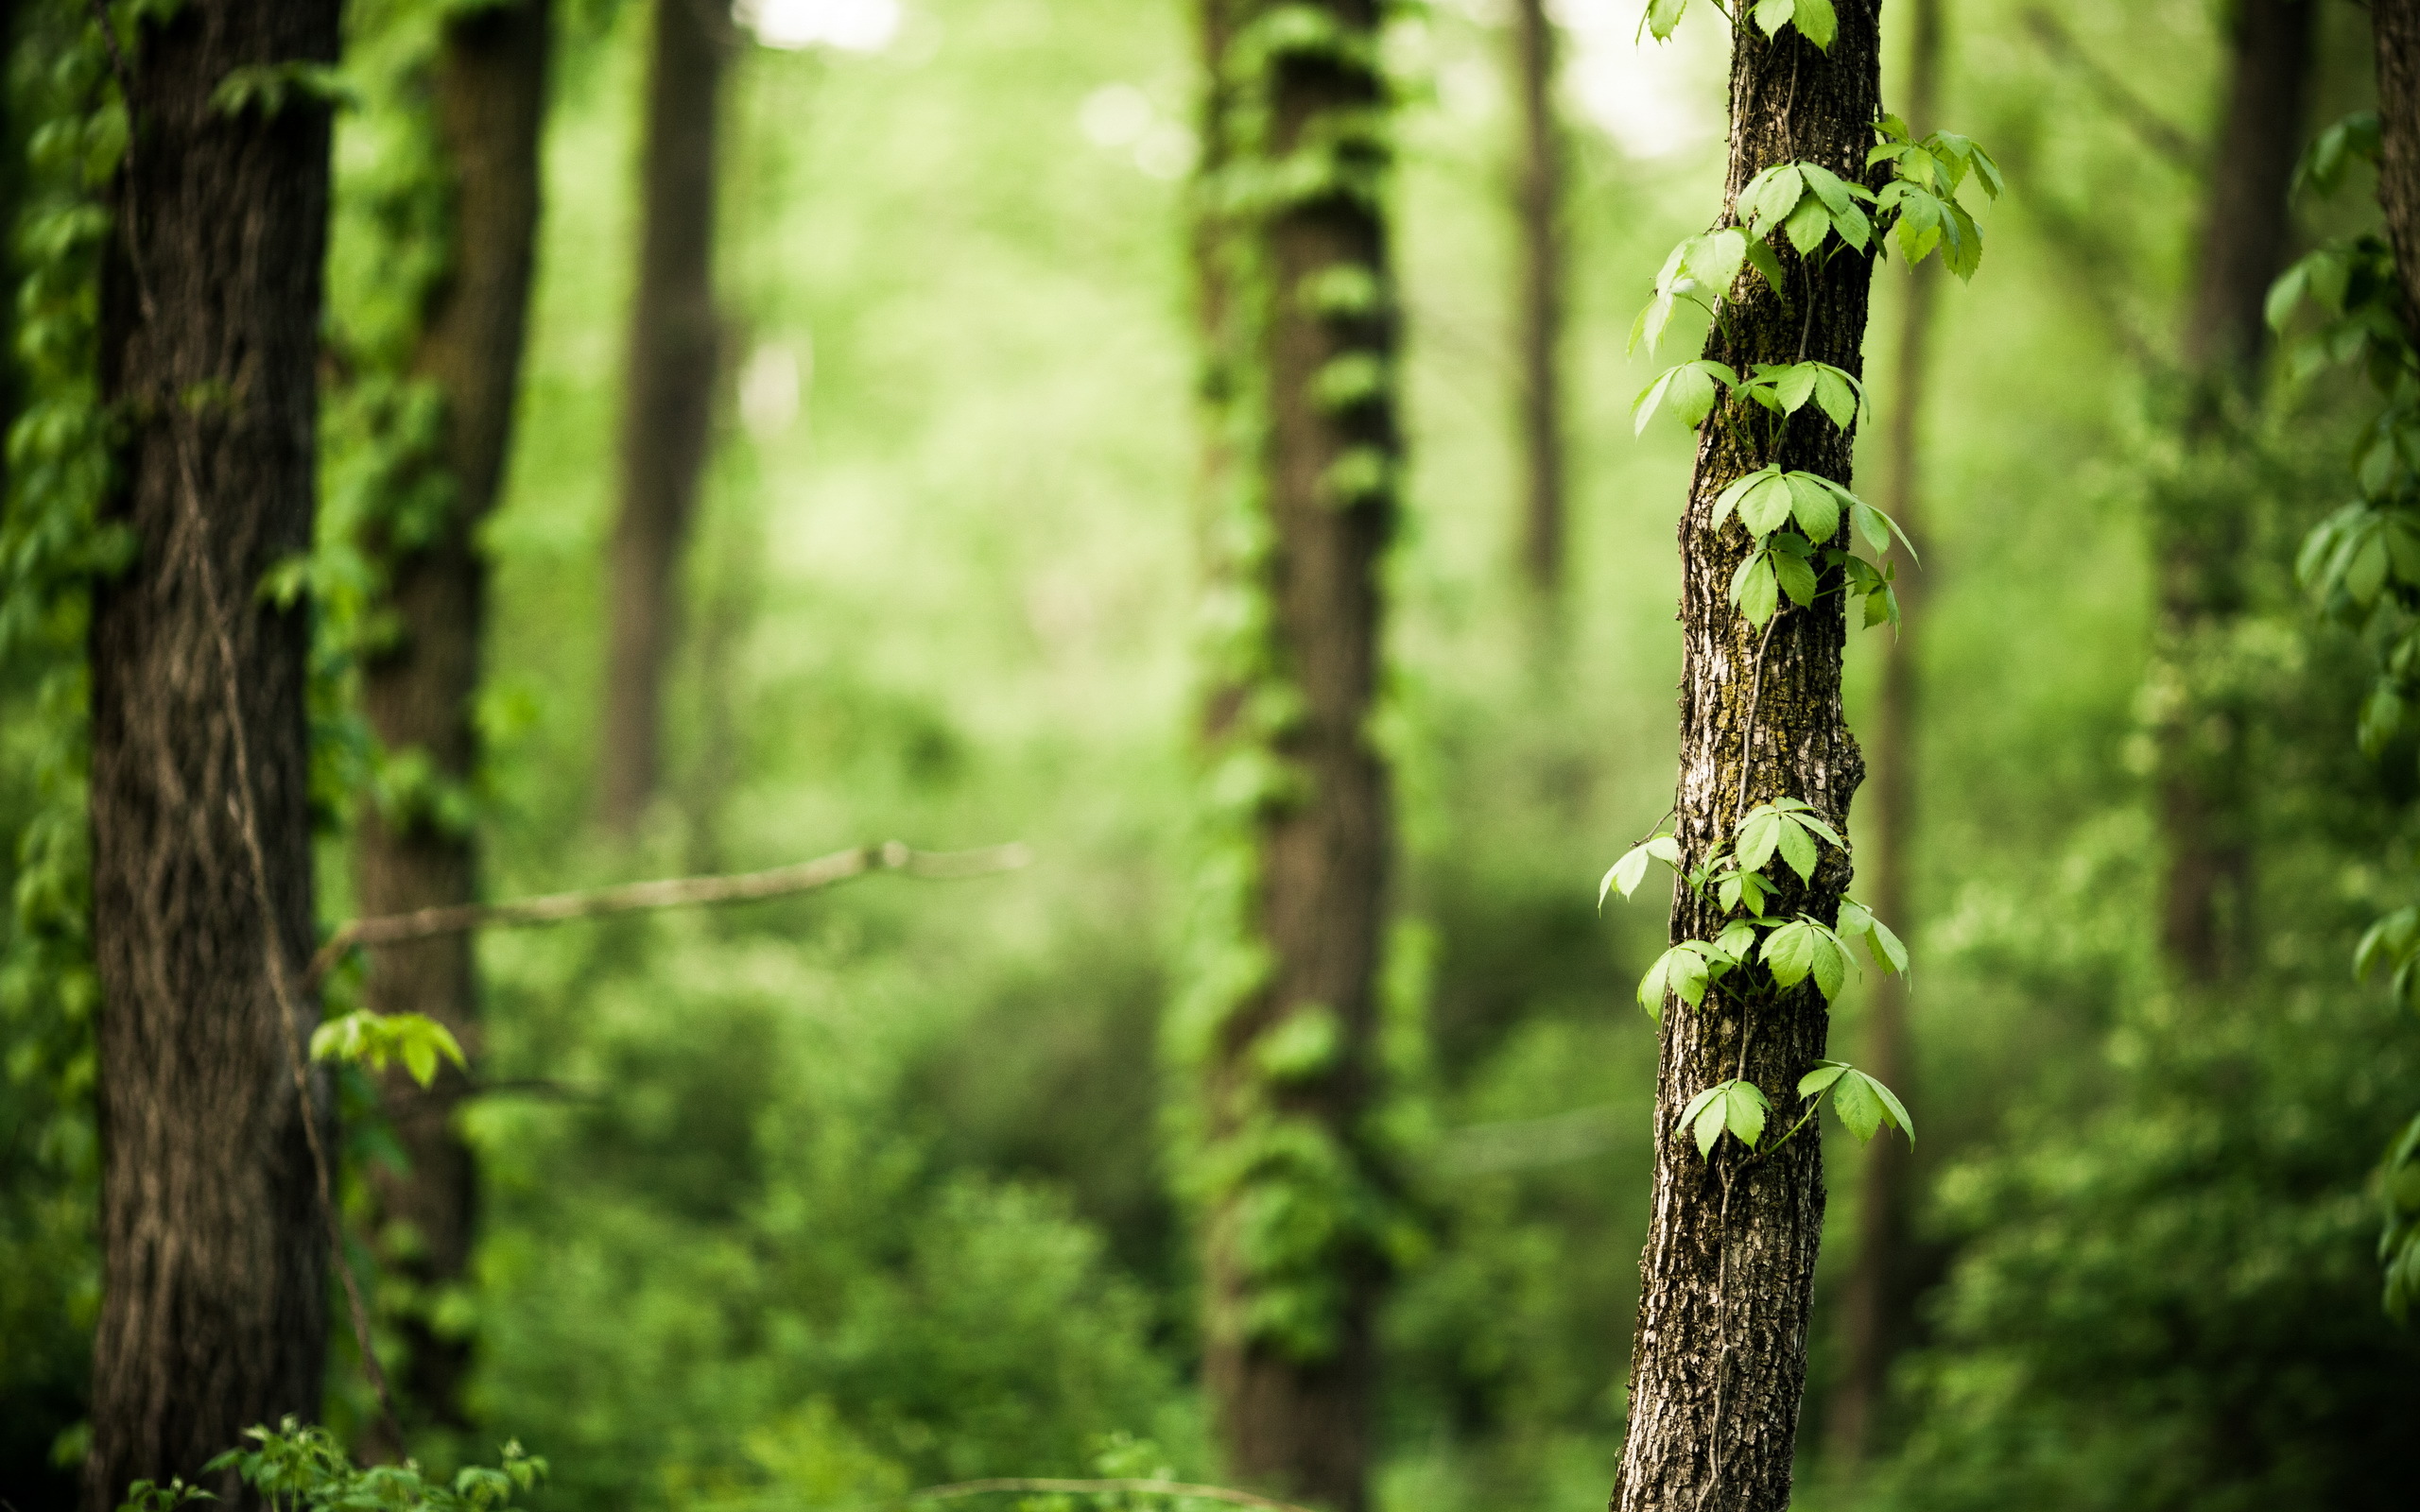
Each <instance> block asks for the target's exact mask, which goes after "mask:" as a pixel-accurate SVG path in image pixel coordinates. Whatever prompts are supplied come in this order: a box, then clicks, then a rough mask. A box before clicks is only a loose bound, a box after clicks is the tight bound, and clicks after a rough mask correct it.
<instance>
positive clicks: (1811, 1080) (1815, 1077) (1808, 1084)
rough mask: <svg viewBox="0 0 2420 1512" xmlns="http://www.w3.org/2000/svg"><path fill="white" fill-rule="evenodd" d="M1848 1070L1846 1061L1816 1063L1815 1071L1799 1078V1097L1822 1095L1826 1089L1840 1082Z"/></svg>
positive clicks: (1821, 1061) (1820, 1061)
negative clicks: (1842, 1074) (1842, 1075)
mask: <svg viewBox="0 0 2420 1512" xmlns="http://www.w3.org/2000/svg"><path fill="white" fill-rule="evenodd" d="M1848 1069H1849V1068H1848V1063H1847V1062H1846V1061H1841V1060H1819V1061H1817V1062H1815V1069H1814V1070H1813V1071H1810V1072H1808V1073H1807V1074H1806V1075H1804V1076H1801V1077H1799V1078H1798V1095H1799V1096H1801V1097H1816V1096H1820V1095H1822V1093H1823V1091H1824V1088H1826V1087H1829V1086H1830V1085H1832V1083H1834V1082H1836V1081H1838V1080H1840V1079H1841V1073H1842V1072H1845V1071H1847V1070H1848Z"/></svg>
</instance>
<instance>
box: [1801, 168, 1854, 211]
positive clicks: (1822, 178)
mask: <svg viewBox="0 0 2420 1512" xmlns="http://www.w3.org/2000/svg"><path fill="white" fill-rule="evenodd" d="M1798 172H1799V176H1800V177H1801V178H1803V179H1805V180H1806V187H1807V188H1809V189H1812V190H1813V191H1815V198H1818V199H1821V200H1822V201H1824V208H1825V209H1827V210H1829V211H1831V212H1832V213H1833V214H1834V215H1839V214H1840V213H1841V211H1844V210H1851V209H1854V208H1856V205H1857V201H1856V200H1854V199H1851V198H1849V186H1848V185H1847V184H1845V183H1842V182H1841V176H1840V175H1839V174H1837V173H1834V172H1833V171H1832V170H1831V169H1829V168H1826V167H1824V166H1823V165H1822V164H1821V163H1800V164H1799V165H1798Z"/></svg>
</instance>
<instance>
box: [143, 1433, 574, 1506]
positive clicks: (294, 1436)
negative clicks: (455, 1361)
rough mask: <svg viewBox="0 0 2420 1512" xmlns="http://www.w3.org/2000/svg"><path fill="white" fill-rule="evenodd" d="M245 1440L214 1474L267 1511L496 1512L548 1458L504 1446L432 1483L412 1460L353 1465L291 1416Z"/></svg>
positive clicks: (533, 1481)
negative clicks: (492, 1457)
mask: <svg viewBox="0 0 2420 1512" xmlns="http://www.w3.org/2000/svg"><path fill="white" fill-rule="evenodd" d="M244 1436H245V1437H247V1438H249V1439H251V1440H252V1442H253V1445H254V1446H255V1447H253V1448H251V1449H231V1450H229V1451H228V1452H225V1453H223V1454H221V1455H219V1456H218V1457H217V1458H216V1459H214V1460H212V1461H211V1462H210V1466H209V1468H210V1469H212V1470H213V1471H218V1470H233V1471H234V1472H235V1474H236V1475H237V1476H238V1477H240V1478H241V1479H242V1481H243V1483H244V1484H245V1485H246V1486H251V1488H252V1489H253V1490H255V1491H257V1492H259V1493H260V1494H261V1497H262V1499H263V1500H264V1501H265V1502H266V1503H268V1507H269V1508H270V1512H496V1509H497V1508H500V1507H506V1506H510V1505H511V1504H512V1499H513V1498H514V1497H515V1496H516V1495H527V1493H529V1492H530V1491H532V1490H534V1489H535V1488H536V1487H537V1486H538V1484H539V1483H540V1482H541V1481H543V1480H544V1479H545V1477H546V1462H545V1460H544V1459H543V1458H540V1457H538V1456H536V1455H533V1454H529V1453H526V1452H523V1450H522V1448H521V1446H520V1444H518V1443H507V1444H506V1445H505V1446H504V1452H503V1458H502V1460H501V1462H500V1463H499V1464H497V1465H495V1466H493V1467H489V1466H484V1465H466V1466H464V1467H463V1468H462V1469H458V1470H457V1471H455V1472H454V1474H453V1475H452V1476H451V1477H446V1478H432V1477H431V1476H429V1475H428V1474H427V1473H425V1472H424V1471H423V1470H422V1469H421V1467H420V1465H419V1463H418V1462H416V1461H413V1460H406V1461H405V1462H404V1463H403V1464H401V1465H370V1466H360V1465H355V1464H354V1462H353V1456H352V1455H351V1454H349V1453H348V1452H346V1451H345V1448H344V1446H343V1445H342V1444H340V1443H338V1442H337V1438H336V1436H335V1435H332V1434H330V1433H329V1432H328V1431H327V1430H326V1429H324V1428H319V1427H305V1426H303V1425H302V1423H300V1422H298V1421H297V1420H296V1419H294V1418H292V1417H287V1418H285V1419H284V1420H283V1421H281V1422H280V1423H279V1424H278V1425H277V1428H276V1429H275V1431H273V1432H272V1431H271V1430H269V1429H267V1428H251V1429H247V1430H245V1434H244ZM143 1484H144V1483H137V1485H138V1486H142V1485H143ZM136 1503H137V1512H151V1509H150V1508H148V1507H147V1506H143V1505H142V1504H141V1498H140V1497H138V1498H137V1499H136ZM120 1512H125V1509H124V1508H121V1509H120Z"/></svg>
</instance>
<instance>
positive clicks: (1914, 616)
mask: <svg viewBox="0 0 2420 1512" xmlns="http://www.w3.org/2000/svg"><path fill="white" fill-rule="evenodd" d="M1909 10H1910V23H1911V24H1910V27H1909V37H1908V94H1907V107H1908V108H1907V109H1906V110H1905V111H1903V112H1900V113H1901V115H1902V117H1903V118H1904V119H1905V120H1906V121H1907V122H1908V124H1909V126H1910V128H1911V129H1914V130H1916V131H1918V132H1925V131H1929V130H1931V129H1933V128H1934V127H1936V126H1938V125H1939V124H1940V123H1939V122H1938V121H1937V120H1936V119H1935V112H1936V110H1937V109H1938V101H1939V96H1940V94H1941V72H1942V53H1943V38H1942V31H1943V26H1942V0H1913V4H1912V5H1910V7H1909ZM1944 277H1945V274H1944V272H1943V270H1942V266H1941V265H1940V264H1939V263H1938V262H1935V261H1933V260H1931V259H1927V260H1926V261H1924V262H1922V263H1919V264H1917V265H1916V266H1914V267H1913V268H1911V269H1910V270H1909V274H1908V280H1907V291H1908V292H1907V299H1906V302H1905V303H1904V304H1903V305H1902V307H1901V314H1900V322H1899V340H1898V348H1897V350H1896V351H1895V352H1893V355H1892V375H1891V387H1890V389H1889V391H1888V394H1889V397H1888V398H1887V399H1886V400H1885V403H1886V404H1888V405H1889V408H1890V414H1891V423H1890V426H1889V428H1888V430H1887V431H1886V432H1885V433H1884V436H1883V469H1884V472H1883V498H1882V507H1883V509H1884V511H1885V512H1887V513H1888V514H1890V516H1891V517H1892V518H1893V519H1894V520H1896V521H1898V522H1899V526H1900V528H1901V529H1903V530H1905V531H1907V532H1908V534H1909V535H1910V537H1911V538H1916V539H1921V538H1922V537H1923V535H1924V494H1923V488H1922V480H1921V477H1920V476H1919V472H1918V468H1919V465H1920V460H1921V459H1920V457H1919V455H1918V453H1919V448H1920V445H1921V442H1922V433H1923V419H1924V403H1925V382H1926V373H1927V366H1928V364H1927V360H1926V359H1927V349H1928V346H1929V343H1930V340H1931V335H1932V312H1933V303H1934V301H1935V300H1936V299H1938V298H1939V295H1940V283H1941V280H1942V279H1943V278H1944ZM1898 566H1899V577H1898V593H1899V612H1900V616H1901V621H1902V623H1901V627H1900V630H1899V633H1898V634H1897V635H1895V636H1893V638H1892V639H1891V640H1890V641H1889V642H1887V643H1885V644H1884V647H1883V651H1882V697H1881V699H1880V708H1879V709H1878V710H1877V711H1876V720H1875V726H1874V746H1875V783H1874V822H1873V824H1872V825H1871V826H1869V827H1868V828H1867V830H1866V834H1865V842H1864V844H1863V845H1862V846H1861V847H1859V850H1858V854H1859V856H1860V858H1861V859H1862V861H1863V863H1864V865H1863V866H1862V867H1861V868H1859V869H1860V870H1862V871H1863V872H1864V873H1865V876H1866V879H1867V880H1866V902H1868V903H1869V904H1870V905H1871V906H1872V907H1873V908H1874V911H1875V912H1876V914H1877V915H1878V916H1880V917H1881V918H1882V919H1884V920H1886V921H1888V922H1889V923H1890V924H1891V925H1892V927H1893V928H1895V929H1897V930H1898V931H1899V932H1900V933H1901V935H1903V936H1907V935H1909V934H1910V933H1911V931H1910V925H1912V924H1913V923H1915V921H1916V917H1915V908H1914V899H1913V897H1912V889H1911V888H1910V886H1909V885H1908V882H1909V873H1910V867H1911V865H1912V856H1913V849H1914V838H1915V827H1916V803H1917V771H1916V738H1917V737H1916V731H1917V725H1918V719H1919V716H1920V714H1921V709H1922V697H1923V692H1924V689H1923V683H1922V679H1923V675H1924V668H1923V666H1922V663H1921V662H1919V661H1918V658H1917V649H1918V646H1919V645H1920V644H1921V639H1922V636H1923V633H1924V601H1925V597H1926V594H1927V586H1926V580H1925V576H1924V574H1923V572H1922V571H1921V570H1919V569H1918V568H1917V566H1916V564H1915V563H1914V562H1912V561H1910V560H1909V559H1908V558H1907V554H1906V553H1905V552H1904V551H1903V552H1901V553H1899V556H1898ZM1870 987H1871V992H1870V995H1869V996H1868V997H1867V999H1866V1004H1867V1008H1866V1024H1865V1037H1864V1042H1863V1044H1862V1045H1861V1046H1860V1047H1859V1052H1858V1055H1859V1058H1858V1066H1859V1067H1860V1068H1861V1069H1862V1070H1864V1071H1865V1072H1866V1073H1868V1074H1871V1075H1873V1076H1876V1077H1877V1078H1879V1079H1880V1080H1881V1082H1882V1083H1883V1085H1885V1086H1887V1087H1889V1088H1891V1089H1892V1090H1893V1091H1896V1092H1897V1093H1898V1094H1899V1100H1900V1101H1901V1102H1903V1103H1906V1104H1907V1105H1908V1106H1909V1107H1910V1109H1912V1108H1914V1107H1915V1104H1916V1094H1915V1090H1914V1082H1913V1075H1912V1074H1913V1072H1914V1069H1915V1067H1914V1060H1913V1057H1912V1056H1911V1054H1910V1043H1909V1031H1908V1005H1909V983H1908V978H1907V977H1906V976H1905V975H1903V974H1899V973H1896V972H1893V973H1891V974H1889V975H1881V976H1877V977H1876V978H1873V979H1870ZM1913 1153H1914V1152H1913V1151H1912V1150H1911V1149H1910V1147H1909V1145H1908V1144H1907V1143H1906V1142H1904V1141H1901V1140H1894V1139H1876V1140H1872V1141H1869V1142H1868V1143H1867V1144H1866V1146H1865V1150H1864V1153H1863V1155H1862V1156H1861V1158H1860V1159H1861V1163H1862V1164H1863V1166H1864V1170H1863V1172H1862V1174H1861V1175H1860V1177H1859V1178H1858V1215H1857V1216H1858V1225H1857V1252H1856V1261H1855V1263H1854V1265H1853V1267H1852V1268H1851V1270H1850V1271H1849V1279H1848V1285H1847V1287H1846V1288H1845V1290H1844V1291H1843V1293H1842V1295H1841V1336H1842V1337H1841V1342H1842V1344H1843V1346H1844V1353H1845V1355H1846V1362H1845V1366H1844V1367H1843V1369H1842V1371H1841V1384H1840V1389H1839V1393H1838V1395H1837V1396H1835V1397H1834V1398H1833V1401H1832V1409H1831V1420H1830V1421H1829V1422H1828V1423H1826V1424H1825V1429H1826V1436H1827V1438H1828V1441H1829V1446H1828V1447H1829V1448H1830V1450H1831V1452H1832V1456H1833V1459H1834V1461H1835V1463H1836V1464H1838V1465H1839V1466H1841V1468H1842V1469H1852V1470H1853V1469H1855V1468H1856V1466H1857V1464H1858V1461H1859V1460H1860V1459H1862V1458H1863V1457H1864V1454H1865V1451H1866V1446H1867V1443H1868V1442H1869V1440H1870V1438H1871V1436H1872V1434H1873V1430H1874V1415H1875V1412H1876V1408H1877V1407H1878V1406H1879V1405H1880V1404H1881V1400H1882V1394H1883V1386H1884V1383H1885V1379H1886V1377H1887V1375H1888V1372H1889V1370H1890V1366H1891V1359H1892V1356H1893V1354H1895V1353H1896V1352H1897V1351H1898V1349H1899V1347H1900V1345H1902V1344H1903V1343H1904V1342H1906V1339H1907V1336H1908V1332H1909V1330H1910V1325H1911V1323H1912V1321H1913V1319H1912V1315H1911V1314H1913V1312H1914V1304H1915V1297H1914V1288H1913V1286H1912V1284H1911V1278H1910V1276H1909V1274H1908V1263H1907V1250H1908V1210H1909V1206H1910V1177H1911V1176H1912V1175H1913V1164H1914V1162H1913V1159H1912V1156H1913Z"/></svg>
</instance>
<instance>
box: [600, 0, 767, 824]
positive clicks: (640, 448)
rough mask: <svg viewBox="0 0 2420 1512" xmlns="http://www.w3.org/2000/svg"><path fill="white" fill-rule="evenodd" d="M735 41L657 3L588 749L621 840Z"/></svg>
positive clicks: (670, 547)
mask: <svg viewBox="0 0 2420 1512" xmlns="http://www.w3.org/2000/svg"><path fill="white" fill-rule="evenodd" d="M733 42H734V38H733V34H732V23H731V19H730V10H729V8H728V7H717V6H713V5H706V4H701V3H700V0H655V28H654V53H653V57H652V60H651V61H650V64H649V68H648V89H647V147H646V152H645V160H644V163H643V164H642V166H641V169H640V180H639V188H640V198H641V209H640V213H639V214H640V222H641V224H640V232H639V235H640V248H639V277H638V287H637V289H636V291H635V292H634V294H633V295H632V298H631V334H630V346H629V351H628V355H627V357H626V359H625V364H624V369H623V375H622V382H623V384H624V389H623V399H622V438H621V447H622V484H621V488H622V496H621V507H620V511H619V513H618V514H617V515H616V516H615V518H614V542H613V549H612V559H611V570H612V578H613V581H612V587H611V598H610V600H609V603H608V611H609V613H610V615H611V620H612V623H611V625H610V627H609V629H608V637H609V647H608V659H607V663H606V674H605V678H606V680H605V715H604V728H603V730H602V736H603V747H604V748H603V750H602V751H601V753H600V754H601V757H602V760H603V764H604V765H603V771H602V774H601V780H600V781H601V805H602V813H603V816H604V819H605V822H606V825H607V827H608V828H610V829H612V830H613V831H614V832H615V833H619V834H622V835H626V836H627V835H629V834H630V833H632V832H633V831H635V830H636V828H637V826H638V823H639V820H640V819H641V817H643V816H645V814H646V812H647V806H648V802H649V800H651V799H653V798H654V796H655V793H656V790H657V788H658V785H659V784H660V783H661V782H662V781H663V738H664V731H663V722H664V679H665V673H666V664H667V662H668V660H669V658H670V656H671V653H672V643H673V636H674V633H675V629H676V627H677V625H678V622H679V589H678V585H679V575H680V566H681V558H682V553H683V550H684V549H685V548H686V547H687V544H688V541H689V527H690V524H691V523H692V521H693V519H694V517H695V516H696V514H697V505H698V487H699V483H700V476H701V474H702V473H703V472H704V470H705V465H706V449H707V441H708V439H709V435H710V431H711V428H712V421H713V418H714V390H715V374H716V370H717V363H718V360H719V349H720V347H721V319H720V317H719V315H718V313H717V310H716V307H715V297H714V245H715V237H714V232H715V201H716V194H715V177H716V171H717V157H718V152H717V145H716V144H717V137H718V135H719V132H718V130H717V118H718V116H719V113H720V110H721V100H722V78H723V73H724V69H725V67H726V65H727V63H728V61H729V55H730V52H731V49H732V45H733Z"/></svg>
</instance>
